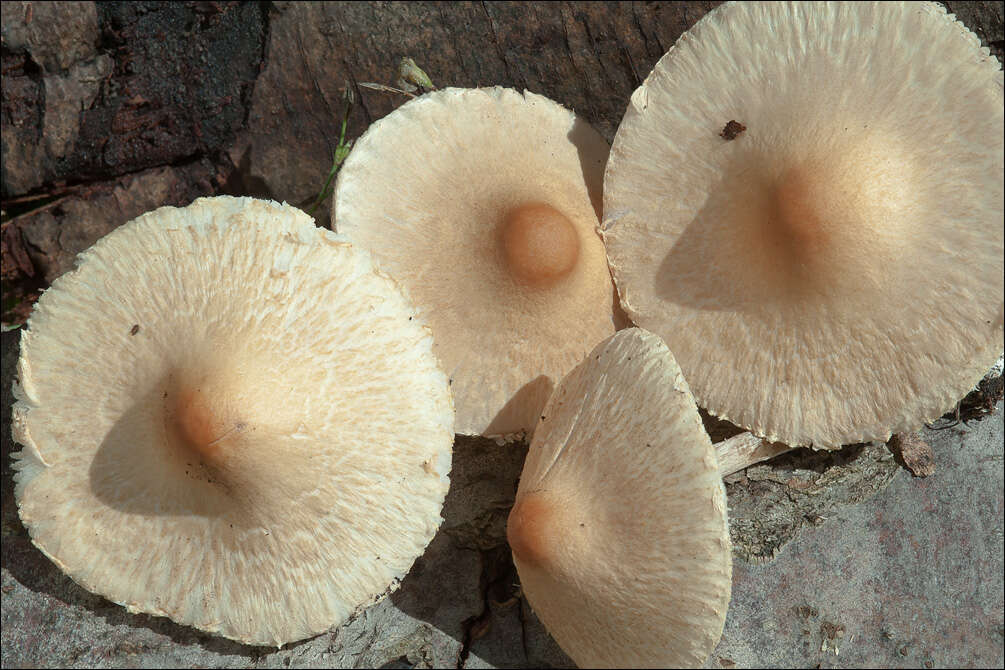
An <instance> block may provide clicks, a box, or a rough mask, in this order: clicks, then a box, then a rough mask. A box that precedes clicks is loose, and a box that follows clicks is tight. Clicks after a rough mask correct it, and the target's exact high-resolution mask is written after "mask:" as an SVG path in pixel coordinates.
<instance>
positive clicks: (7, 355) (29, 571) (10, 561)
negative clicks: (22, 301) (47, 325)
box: [0, 331, 308, 662]
mask: <svg viewBox="0 0 1005 670" xmlns="http://www.w3.org/2000/svg"><path fill="white" fill-rule="evenodd" d="M19 337H20V332H19V331H10V332H6V333H3V338H2V351H3V356H2V372H3V374H2V382H0V383H2V386H3V389H2V391H3V406H2V417H0V431H2V433H3V435H2V436H0V442H2V451H3V453H2V455H0V458H2V461H3V462H2V480H0V488H2V498H3V508H2V514H3V542H2V543H0V567H2V568H3V570H4V571H5V572H7V573H8V574H10V576H11V577H12V578H13V579H14V580H16V581H17V582H18V583H20V584H21V585H22V586H24V587H25V588H26V589H28V590H29V591H32V592H35V593H40V594H45V595H47V596H50V597H51V598H54V599H55V600H58V601H59V602H61V603H64V604H65V605H67V606H68V607H70V608H72V607H80V608H82V609H86V610H88V611H90V612H91V613H92V614H93V615H95V616H96V617H98V618H100V619H103V620H104V621H105V622H106V623H107V624H108V625H109V626H128V627H129V628H132V629H139V628H146V629H148V630H150V631H153V632H154V633H157V634H158V635H163V636H165V637H168V638H170V639H171V640H173V641H174V642H175V643H177V644H180V645H185V646H192V645H198V646H200V647H202V648H203V649H205V650H207V651H210V652H213V653H216V654H225V655H234V656H243V657H244V658H248V659H251V660H252V661H256V662H257V661H258V660H259V659H261V658H263V657H265V656H267V655H268V654H271V653H273V652H275V648H274V647H257V646H251V645H245V644H241V643H239V642H234V641H232V640H228V639H226V638H221V637H217V636H214V635H212V634H210V633H204V632H202V631H200V630H197V629H195V628H192V627H190V626H182V625H180V624H176V623H174V622H173V621H171V620H170V619H168V618H166V617H159V616H154V615H150V614H131V613H130V612H129V611H127V610H126V609H125V608H124V607H122V606H120V605H116V604H115V603H113V602H111V601H110V600H107V599H105V598H103V597H102V596H100V595H97V594H94V593H91V592H90V591H88V590H86V589H84V588H83V587H81V586H80V585H78V584H77V583H76V582H74V581H73V580H72V579H70V577H68V576H67V575H66V574H64V573H63V571H61V570H60V569H59V568H58V567H57V566H56V565H55V564H54V563H53V562H52V561H50V560H49V559H48V558H46V556H45V555H44V554H43V553H42V552H41V551H39V550H38V549H37V548H36V547H35V545H34V544H32V542H31V538H30V536H29V533H28V530H27V529H26V528H25V527H24V524H22V523H21V518H20V516H19V515H18V512H17V503H16V501H15V498H14V471H13V468H12V467H11V465H12V459H11V453H12V452H15V451H18V450H19V449H20V448H19V447H18V446H17V445H15V444H14V440H13V438H12V437H11V408H12V406H13V404H14V396H13V393H12V391H11V384H12V382H13V380H14V379H15V377H16V369H17V359H18V341H19ZM17 597H18V595H17V592H16V591H13V592H11V593H4V596H3V598H4V600H5V601H7V600H8V599H15V598H17ZM50 607H56V606H55V605H50ZM8 625H19V624H17V623H8ZM24 625H25V626H27V625H29V624H28V622H24ZM32 626H33V627H37V626H38V623H37V622H35V623H34V624H32ZM40 632H41V631H39V630H37V629H34V630H33V634H38V633H40ZM307 641H308V640H302V641H300V642H296V643H293V644H290V645H287V646H285V647H284V649H288V648H292V647H296V646H298V645H300V644H302V643H303V642H307ZM5 657H6V652H5Z"/></svg>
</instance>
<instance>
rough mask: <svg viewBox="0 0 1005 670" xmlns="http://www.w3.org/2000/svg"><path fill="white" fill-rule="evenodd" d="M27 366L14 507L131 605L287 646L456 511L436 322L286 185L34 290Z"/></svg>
mask: <svg viewBox="0 0 1005 670" xmlns="http://www.w3.org/2000/svg"><path fill="white" fill-rule="evenodd" d="M18 375H19V378H20V385H19V386H15V389H14V390H15V395H16V397H17V398H18V401H17V403H16V404H15V406H14V416H13V425H14V437H15V439H16V440H17V441H18V442H20V443H21V444H22V445H24V450H23V451H21V452H18V453H17V454H15V455H14V456H15V458H16V459H17V462H16V463H15V468H16V469H17V470H18V472H17V475H16V480H17V487H16V491H15V493H16V497H17V501H18V505H19V508H20V513H21V518H22V520H23V521H24V523H25V525H26V526H27V527H28V530H29V531H30V533H31V537H32V540H33V542H34V543H35V545H36V546H38V547H39V549H41V550H42V552H43V553H45V554H46V555H47V556H48V557H49V558H51V559H52V560H53V562H55V563H56V564H57V565H58V566H59V567H60V568H61V569H62V570H63V571H64V572H66V573H67V574H69V575H70V576H71V577H72V578H73V579H74V580H75V581H77V582H78V583H80V584H81V585H83V586H84V587H85V588H87V589H89V590H91V591H95V592H97V593H100V594H102V595H104V596H106V597H107V598H109V599H110V600H113V601H115V602H117V603H120V604H122V605H125V606H126V607H128V608H129V609H130V610H131V611H139V612H147V613H151V614H157V615H164V616H169V617H171V618H172V619H174V620H175V621H177V622H179V623H183V624H189V625H192V626H196V627H198V628H201V629H203V630H207V631H210V632H214V633H218V634H220V635H224V636H226V637H229V638H233V639H235V640H240V641H241V642H246V643H252V644H268V645H281V644H284V643H287V642H291V641H294V640H298V639H300V638H304V637H307V636H309V635H312V634H316V633H318V632H321V631H323V630H324V629H326V628H328V627H330V626H332V625H335V624H338V623H340V622H341V621H343V620H344V619H346V618H347V617H348V616H350V615H351V614H352V613H353V612H354V611H355V610H357V609H358V608H361V607H363V606H365V605H368V604H370V603H371V602H373V601H374V600H375V599H379V598H380V597H381V596H382V595H383V594H385V593H387V592H388V591H389V590H390V589H393V588H394V587H395V586H396V585H397V583H398V581H399V580H401V579H402V578H403V577H404V575H405V574H406V573H407V572H408V570H409V568H410V566H411V565H412V562H413V561H414V560H415V558H416V557H417V556H419V555H420V554H421V553H422V551H423V550H424V548H425V546H426V544H427V543H428V542H429V541H430V540H431V539H432V537H433V534H434V533H435V531H436V528H437V526H438V525H439V523H440V508H441V505H442V502H443V499H444V496H445V494H446V491H447V487H448V478H447V477H448V472H449V469H450V453H451V446H452V441H453V425H452V420H453V416H452V406H451V398H450V391H449V388H448V386H447V378H446V376H445V375H444V374H443V372H442V371H441V370H440V369H439V367H438V365H437V362H436V359H435V357H434V355H433V352H432V340H431V337H430V335H429V332H428V330H427V329H426V328H424V327H423V326H421V325H420V324H419V322H418V320H417V318H416V316H415V313H414V309H413V308H412V306H411V305H410V303H409V302H408V301H407V300H406V298H405V297H404V295H403V294H402V292H401V291H400V290H399V289H398V288H397V286H396V285H395V284H394V283H393V282H392V281H391V280H390V279H388V278H386V277H384V276H382V275H380V274H378V273H376V272H375V271H374V269H373V267H372V265H371V261H370V260H369V256H368V255H367V254H366V253H365V252H362V251H360V250H358V249H356V248H353V247H352V246H351V245H350V244H348V243H347V242H345V241H344V240H342V239H340V238H339V237H338V236H336V235H334V234H332V233H330V232H328V231H325V230H322V229H319V228H317V227H316V226H315V225H314V223H313V221H312V220H311V219H310V217H308V216H307V215H305V214H303V213H302V212H300V211H299V210H296V209H294V208H293V207H289V206H285V205H279V204H277V203H273V202H265V201H258V200H252V199H248V198H240V199H238V198H229V197H219V198H206V199H201V200H198V201H196V202H195V203H194V204H192V205H191V206H189V207H186V208H183V209H175V208H172V207H164V208H161V209H158V210H156V211H154V212H151V213H149V214H146V215H144V216H141V217H139V218H138V219H136V220H134V221H132V222H130V223H128V224H126V225H124V226H122V227H121V228H119V229H117V230H116V231H114V232H113V233H111V234H109V235H107V236H106V237H104V238H103V239H101V240H100V241H99V242H98V243H97V244H95V245H94V246H93V247H91V248H90V249H89V250H88V251H86V252H84V253H83V254H82V255H81V256H80V258H79V265H78V268H77V269H76V270H74V271H72V272H70V273H68V274H66V275H64V276H63V277H61V278H59V279H58V280H56V281H55V282H54V283H53V285H52V287H51V288H50V289H49V290H48V291H46V292H45V293H44V294H43V295H42V297H41V299H40V300H39V301H38V303H37V305H36V306H35V311H34V313H33V314H32V316H31V319H30V321H29V326H28V329H27V330H25V331H24V333H23V334H22V338H21V358H20V360H19V362H18Z"/></svg>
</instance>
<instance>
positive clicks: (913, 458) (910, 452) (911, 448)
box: [886, 433, 935, 477]
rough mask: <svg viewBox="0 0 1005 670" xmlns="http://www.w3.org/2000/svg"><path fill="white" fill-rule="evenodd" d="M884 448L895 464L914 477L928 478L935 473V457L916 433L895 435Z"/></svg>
mask: <svg viewBox="0 0 1005 670" xmlns="http://www.w3.org/2000/svg"><path fill="white" fill-rule="evenodd" d="M886 446H887V447H889V448H890V453H892V454H893V457H894V458H895V459H897V463H899V464H900V466H901V467H903V468H906V469H907V471H908V472H910V473H911V474H912V475H914V476H915V477H928V476H930V475H932V474H934V473H935V455H934V454H933V453H932V448H931V447H930V446H928V443H927V442H925V441H924V440H923V439H921V435H919V434H918V433H897V434H896V435H894V436H893V437H891V438H890V441H889V442H887V443H886Z"/></svg>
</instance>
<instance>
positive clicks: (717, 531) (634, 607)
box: [507, 328, 732, 668]
mask: <svg viewBox="0 0 1005 670" xmlns="http://www.w3.org/2000/svg"><path fill="white" fill-rule="evenodd" d="M507 537H508V539H509V542H510V546H511V548H512V549H513V559H514V563H515V564H516V567H517V570H518V572H519V574H520V582H521V586H522V589H523V592H524V594H525V595H526V597H527V599H528V601H529V602H530V605H531V606H532V607H533V608H534V611H535V612H536V613H537V615H538V617H539V618H540V619H541V621H542V622H543V623H544V625H545V626H546V627H547V629H548V631H549V632H550V633H551V634H552V636H553V637H554V638H555V640H556V641H557V642H558V644H559V645H561V647H562V649H564V650H565V652H566V653H567V654H569V656H570V657H571V658H572V659H573V660H574V661H575V662H576V663H577V664H578V665H580V666H581V667H642V666H645V667H670V668H672V667H698V666H700V665H701V664H702V663H704V661H705V659H706V658H707V657H708V655H709V653H711V651H712V649H713V648H714V647H715V644H716V642H717V641H718V640H719V637H720V636H721V634H722V627H723V624H724V622H725V618H726V610H727V607H728V605H729V597H730V588H731V574H732V562H731V556H730V541H729V532H728V526H727V519H726V498H725V492H724V489H723V486H722V480H721V478H720V476H719V472H718V466H717V463H716V457H715V451H714V449H713V447H712V444H711V442H710V441H709V438H708V435H707V434H706V433H705V430H704V428H703V426H702V422H701V418H700V417H699V415H698V409H697V406H696V405H695V402H694V398H693V397H692V396H691V393H690V391H689V390H688V386H687V383H686V382H685V381H684V378H683V376H682V375H681V372H680V369H679V368H678V367H677V364H676V363H675V362H674V359H673V356H672V355H671V354H670V352H669V350H668V349H667V347H666V345H665V344H664V343H663V342H662V341H661V340H660V339H659V338H658V337H657V336H655V335H653V334H652V333H648V332H646V331H643V330H641V329H638V328H630V329H628V330H622V331H620V332H618V333H617V334H616V335H614V336H612V337H611V338H609V339H607V340H605V341H604V342H602V343H601V344H599V345H598V346H597V347H596V348H595V349H594V350H593V352H591V353H590V354H589V356H588V357H587V358H586V360H584V361H583V362H582V363H581V364H580V365H578V366H577V367H576V368H575V369H573V370H572V371H571V372H570V373H569V374H568V376H566V377H565V378H564V379H563V380H562V381H561V382H560V383H559V385H558V388H556V390H555V393H554V395H553V396H552V397H551V399H550V400H549V401H548V404H547V406H546V407H545V409H544V411H543V416H541V419H540V423H539V424H538V426H537V428H536V429H535V432H534V439H533V441H532V443H531V446H530V451H529V453H528V455H527V461H526V464H525V465H524V469H523V474H522V475H521V478H520V487H519V489H518V491H517V495H516V503H515V504H514V507H513V511H512V512H511V514H510V518H509V523H508V526H507Z"/></svg>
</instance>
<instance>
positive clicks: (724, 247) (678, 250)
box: [653, 180, 794, 311]
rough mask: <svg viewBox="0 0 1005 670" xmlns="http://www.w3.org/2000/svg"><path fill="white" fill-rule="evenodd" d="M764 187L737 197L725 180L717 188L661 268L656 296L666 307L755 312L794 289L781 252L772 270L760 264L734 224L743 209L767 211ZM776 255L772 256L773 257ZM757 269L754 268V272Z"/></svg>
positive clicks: (752, 188) (745, 234)
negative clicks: (741, 208) (779, 294)
mask: <svg viewBox="0 0 1005 670" xmlns="http://www.w3.org/2000/svg"><path fill="white" fill-rule="evenodd" d="M765 190H766V189H765V188H762V187H761V186H760V185H759V184H756V183H755V184H748V185H746V188H745V189H744V190H743V191H742V192H741V193H740V194H739V195H738V194H737V188H736V186H734V185H732V184H730V183H729V182H728V181H726V180H722V181H720V182H719V183H718V184H716V185H715V186H713V187H712V188H711V189H710V191H709V195H708V199H707V200H706V201H705V203H704V204H703V205H702V207H701V209H700V210H698V212H697V213H696V214H695V215H694V218H693V219H691V221H690V222H688V224H687V227H686V228H685V229H684V232H683V233H682V234H681V235H680V237H679V238H678V239H677V241H676V242H674V245H673V247H672V248H671V249H670V251H669V252H668V253H667V255H666V256H665V257H664V258H663V261H662V262H661V263H660V266H659V272H658V273H657V275H656V278H655V280H654V285H653V290H654V292H655V294H656V295H657V296H658V297H659V298H661V299H663V300H666V301H668V302H671V303H674V304H678V305H685V306H688V307H692V308H696V309H701V310H709V311H741V310H749V309H754V308H756V307H757V306H758V305H760V304H762V303H764V302H765V301H770V300H773V299H775V298H777V294H778V293H779V291H781V292H783V293H784V292H787V291H788V290H791V289H792V288H794V287H793V286H792V285H791V280H792V279H793V277H791V276H790V275H789V274H788V273H787V272H786V269H785V267H784V264H785V263H788V262H789V260H787V256H786V255H785V252H784V250H783V249H778V250H777V253H778V258H777V263H773V264H772V265H771V266H770V267H769V266H767V265H766V264H765V262H764V261H763V260H761V261H758V260H756V257H755V255H754V253H752V251H753V250H751V249H747V248H744V247H743V244H744V242H743V240H744V239H747V240H748V241H749V240H751V239H754V238H751V237H750V234H751V233H750V231H741V230H739V229H738V228H737V224H736V221H737V220H738V217H741V212H739V211H738V207H740V205H738V204H737V201H738V200H740V201H742V202H743V207H744V209H745V210H746V209H751V210H758V211H765V212H768V211H770V210H769V203H767V202H766V201H764V198H765V197H766V196H765ZM773 253H774V252H773ZM755 265H756V267H755Z"/></svg>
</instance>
